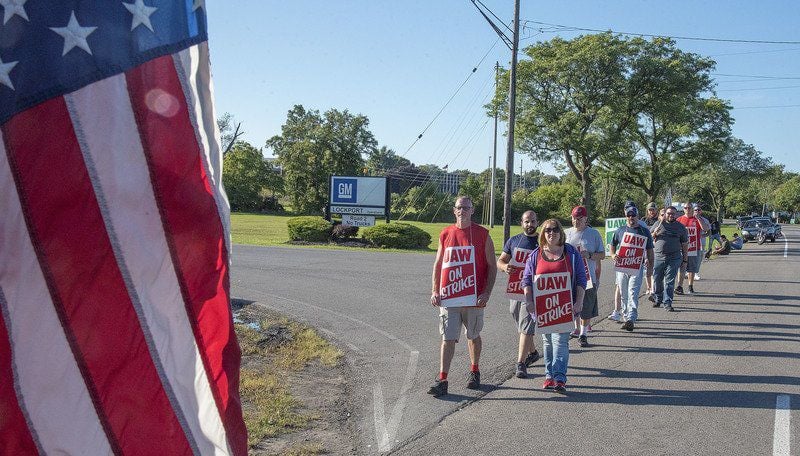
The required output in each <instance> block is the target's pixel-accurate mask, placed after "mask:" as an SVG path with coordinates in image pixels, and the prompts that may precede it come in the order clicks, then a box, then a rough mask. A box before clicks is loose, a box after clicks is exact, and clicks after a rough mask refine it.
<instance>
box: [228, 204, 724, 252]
mask: <svg viewBox="0 0 800 456" xmlns="http://www.w3.org/2000/svg"><path fill="white" fill-rule="evenodd" d="M292 217H293V216H290V215H268V214H248V213H232V214H231V237H232V238H233V242H234V243H235V244H249V245H269V246H284V247H322V248H326V249H327V248H334V249H343V250H352V249H355V247H341V246H335V245H317V246H294V245H292V244H287V243H286V242H287V241H288V240H289V231H288V230H287V229H286V221H287V220H289V219H290V218H292ZM376 223H377V224H382V223H386V222H384V221H383V220H376ZM392 223H397V222H396V221H393V222H392ZM402 223H408V224H410V225H414V226H416V227H419V228H420V229H422V230H424V231H425V232H427V233H428V234H430V235H431V243H430V244H429V245H428V249H427V250H413V251H411V252H417V253H429V252H435V251H436V247H437V245H438V243H439V233H440V232H441V231H442V228H444V227H446V226H448V225H450V223H426V222H415V221H407V220H403V221H402ZM487 228H488V227H487ZM564 228H569V225H567V226H565V227H564ZM595 228H596V229H597V231H599V232H600V235H601V236H602V237H603V239H605V227H604V226H598V227H595ZM520 231H521V229H520V227H519V225H518V224H514V225H512V226H511V235H512V236H514V235H515V234H518V233H519V232H520ZM738 231H739V230H738V228H736V224H735V223H733V224H724V225H722V234H724V235H726V236H727V237H728V239H733V237H732V235H733V233H736V232H738ZM489 234H490V235H491V236H492V241H494V249H495V253H496V254H497V255H499V254H500V252H501V251H502V250H503V225H495V227H494V228H492V229H490V230H489ZM397 251H398V252H409V251H408V250H397Z"/></svg>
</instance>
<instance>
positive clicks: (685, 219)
mask: <svg viewBox="0 0 800 456" xmlns="http://www.w3.org/2000/svg"><path fill="white" fill-rule="evenodd" d="M683 211H684V214H683V215H681V216H680V217H678V222H679V223H680V224H681V225H683V226H685V227H686V232H687V233H688V236H689V247H688V250H687V255H688V257H687V258H686V260H687V261H685V262H684V264H683V265H682V266H681V274H680V277H679V278H678V286H677V287H676V288H675V293H678V294H683V274H684V273H686V278H687V279H688V281H689V289H688V290H687V291H688V292H689V294H692V293H694V275H695V273H697V272H699V271H700V260H702V255H703V253H702V251H703V249H702V247H701V239H700V238H701V237H702V236H703V231H705V229H706V226H705V225H703V222H701V221H700V219H698V218H697V217H695V213H694V206H692V204H691V203H686V204H684V205H683Z"/></svg>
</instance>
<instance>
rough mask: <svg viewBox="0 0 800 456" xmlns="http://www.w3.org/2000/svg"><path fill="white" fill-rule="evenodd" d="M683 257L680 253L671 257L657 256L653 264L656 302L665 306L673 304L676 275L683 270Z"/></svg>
mask: <svg viewBox="0 0 800 456" xmlns="http://www.w3.org/2000/svg"><path fill="white" fill-rule="evenodd" d="M682 261H683V258H682V257H681V255H680V254H678V255H676V256H674V257H671V258H656V261H655V263H654V264H653V286H654V287H655V293H656V302H657V303H659V304H660V303H664V306H666V307H669V306H671V305H672V298H673V297H674V294H675V277H677V276H678V273H679V272H680V270H681V262H682Z"/></svg>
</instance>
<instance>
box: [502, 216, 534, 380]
mask: <svg viewBox="0 0 800 456" xmlns="http://www.w3.org/2000/svg"><path fill="white" fill-rule="evenodd" d="M521 225H522V233H520V234H518V235H516V236H513V237H511V238H509V240H508V241H506V244H505V245H504V246H503V253H501V254H500V258H498V259H497V269H499V270H500V271H503V272H505V273H506V274H509V276H511V275H512V274H515V273H516V275H520V274H521V272H522V271H523V270H524V269H525V261H524V260H525V259H527V256H528V255H529V254H530V252H533V250H534V249H535V248H536V247H538V246H539V240H538V236H539V235H538V234H537V233H536V228H537V227H538V226H539V221H538V219H537V217H536V212H534V211H526V212H525V213H524V214H522V221H521ZM523 257H524V259H523ZM519 260H521V261H519ZM520 263H521V264H520ZM516 275H515V277H516ZM520 277H521V275H520ZM520 290H522V289H521V288H520ZM510 301H511V302H510V305H509V311H510V312H511V316H512V317H513V318H514V321H515V322H516V323H517V330H518V332H519V350H518V356H517V369H516V376H517V377H518V378H525V377H527V376H528V370H527V368H528V367H531V366H532V365H533V363H534V362H536V360H537V359H539V352H537V351H536V347H534V346H533V334H534V333H535V330H536V322H535V321H533V319H532V318H531V315H530V314H529V313H528V311H527V310H526V309H525V302H524V298H523V300H521V301H518V300H516V299H511V300H510Z"/></svg>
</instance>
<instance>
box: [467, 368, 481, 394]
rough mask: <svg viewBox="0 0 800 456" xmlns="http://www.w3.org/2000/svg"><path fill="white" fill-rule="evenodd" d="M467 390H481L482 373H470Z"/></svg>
mask: <svg viewBox="0 0 800 456" xmlns="http://www.w3.org/2000/svg"><path fill="white" fill-rule="evenodd" d="M467 388H469V389H471V390H476V389H480V388H481V373H480V372H470V373H469V380H467Z"/></svg>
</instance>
